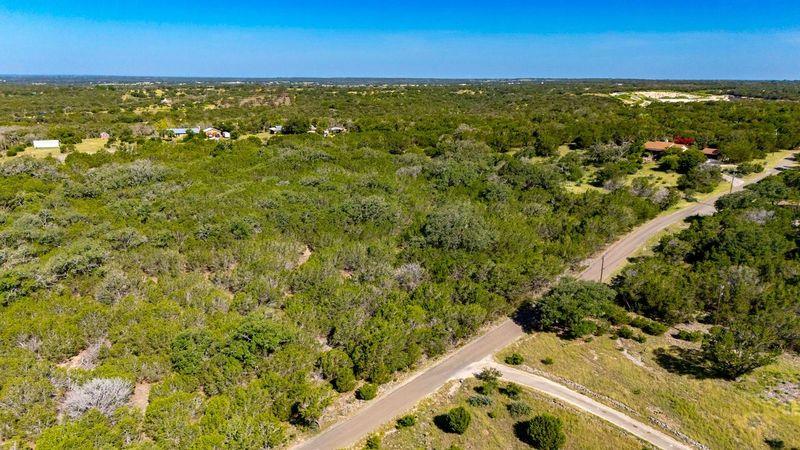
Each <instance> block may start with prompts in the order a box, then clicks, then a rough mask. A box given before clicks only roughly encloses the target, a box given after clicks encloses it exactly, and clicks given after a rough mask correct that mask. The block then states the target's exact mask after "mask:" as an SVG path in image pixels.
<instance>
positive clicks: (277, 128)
mask: <svg viewBox="0 0 800 450" xmlns="http://www.w3.org/2000/svg"><path fill="white" fill-rule="evenodd" d="M281 131H283V125H275V126H274V127H269V132H270V134H278V133H280V132H281Z"/></svg>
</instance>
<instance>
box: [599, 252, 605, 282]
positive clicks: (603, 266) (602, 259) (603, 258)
mask: <svg viewBox="0 0 800 450" xmlns="http://www.w3.org/2000/svg"><path fill="white" fill-rule="evenodd" d="M605 269H606V254H605V253H603V257H602V258H601V259H600V282H601V283H602V282H603V272H605Z"/></svg>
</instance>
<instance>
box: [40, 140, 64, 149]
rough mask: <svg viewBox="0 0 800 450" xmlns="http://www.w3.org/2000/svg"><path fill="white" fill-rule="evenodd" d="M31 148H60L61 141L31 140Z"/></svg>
mask: <svg viewBox="0 0 800 450" xmlns="http://www.w3.org/2000/svg"><path fill="white" fill-rule="evenodd" d="M33 148H35V149H36V150H44V149H52V148H61V142H59V141H57V140H48V141H33Z"/></svg>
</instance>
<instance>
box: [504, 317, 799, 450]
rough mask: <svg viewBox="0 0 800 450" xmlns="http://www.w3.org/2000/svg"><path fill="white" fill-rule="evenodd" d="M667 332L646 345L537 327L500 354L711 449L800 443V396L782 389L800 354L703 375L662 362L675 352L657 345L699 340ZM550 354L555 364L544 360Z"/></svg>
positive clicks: (793, 378)
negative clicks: (737, 375) (743, 371)
mask: <svg viewBox="0 0 800 450" xmlns="http://www.w3.org/2000/svg"><path fill="white" fill-rule="evenodd" d="M669 333H670V332H668V333H667V335H665V336H662V337H652V336H648V338H647V341H646V342H645V343H644V344H640V343H637V342H635V341H632V340H627V339H623V340H615V339H611V338H609V337H607V336H604V337H598V338H594V339H588V340H581V339H577V340H563V339H560V338H558V337H556V336H555V335H553V334H550V333H538V334H535V335H532V336H530V337H528V338H526V339H524V340H522V341H520V342H518V343H516V344H514V345H512V346H510V347H509V348H507V349H506V350H504V351H503V352H501V353H499V354H498V360H501V361H502V360H503V358H504V357H505V356H507V355H508V354H511V353H513V352H517V353H519V354H521V355H522V356H523V357H524V358H525V363H524V366H523V367H526V368H527V369H528V370H532V371H534V372H538V373H540V374H541V373H545V374H551V375H547V376H550V377H551V378H553V379H554V380H557V381H559V382H561V383H562V384H565V385H567V386H569V387H571V388H572V389H576V390H579V391H581V392H583V393H584V394H588V395H590V396H592V397H594V398H595V399H596V400H598V401H600V402H602V403H605V404H607V405H609V406H612V407H614V408H616V409H618V410H621V411H625V412H626V413H627V414H629V415H631V416H632V417H638V418H639V419H640V420H642V421H645V422H650V423H655V424H664V425H665V426H664V427H662V429H664V428H666V429H667V430H668V431H672V432H673V433H675V432H679V433H683V434H685V435H687V436H689V437H690V438H691V439H693V440H696V441H698V442H699V443H701V444H703V445H706V446H708V447H709V448H759V447H761V446H763V445H764V444H763V442H764V439H776V438H777V439H783V440H784V441H786V443H787V444H788V445H790V446H791V445H797V444H798V443H797V442H795V440H796V439H797V434H796V430H798V429H800V409H798V408H800V399H798V398H797V397H795V398H794V400H791V401H786V400H788V398H789V397H787V396H779V394H778V393H779V392H783V391H786V390H787V389H786V386H790V385H792V383H794V385H795V386H797V384H798V383H800V360H798V359H797V358H796V357H789V356H784V357H782V358H780V359H779V361H778V362H777V363H776V364H772V365H769V366H766V367H763V368H761V369H758V370H757V371H755V372H754V373H753V374H751V375H748V376H745V377H744V378H743V379H742V380H740V381H736V382H730V381H722V380H718V379H698V378H695V377H693V376H691V375H681V374H677V373H672V372H669V371H668V370H666V369H665V368H664V367H662V364H665V365H666V363H665V362H664V361H668V360H669V357H668V356H663V357H661V358H659V357H658V356H657V355H656V353H655V350H656V349H659V348H669V347H670V346H683V347H687V346H692V345H696V344H689V343H686V342H684V341H679V340H677V339H673V338H672V337H671V336H670V335H669ZM587 341H588V342H587ZM547 358H551V359H552V364H545V363H543V362H542V361H544V360H546V359H547ZM659 361H661V363H660V362H659ZM548 362H550V361H548ZM774 397H780V398H781V399H782V400H776V399H775V398H774Z"/></svg>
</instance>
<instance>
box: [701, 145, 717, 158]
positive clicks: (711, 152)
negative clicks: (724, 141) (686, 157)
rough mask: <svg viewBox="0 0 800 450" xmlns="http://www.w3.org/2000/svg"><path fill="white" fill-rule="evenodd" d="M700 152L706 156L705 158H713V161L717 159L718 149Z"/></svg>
mask: <svg viewBox="0 0 800 450" xmlns="http://www.w3.org/2000/svg"><path fill="white" fill-rule="evenodd" d="M702 151H703V154H704V155H706V157H707V158H713V159H717V158H719V149H718V148H711V147H706V148H704V149H703V150H702Z"/></svg>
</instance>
